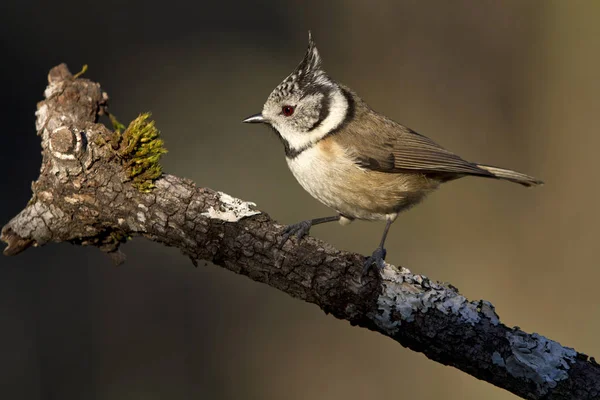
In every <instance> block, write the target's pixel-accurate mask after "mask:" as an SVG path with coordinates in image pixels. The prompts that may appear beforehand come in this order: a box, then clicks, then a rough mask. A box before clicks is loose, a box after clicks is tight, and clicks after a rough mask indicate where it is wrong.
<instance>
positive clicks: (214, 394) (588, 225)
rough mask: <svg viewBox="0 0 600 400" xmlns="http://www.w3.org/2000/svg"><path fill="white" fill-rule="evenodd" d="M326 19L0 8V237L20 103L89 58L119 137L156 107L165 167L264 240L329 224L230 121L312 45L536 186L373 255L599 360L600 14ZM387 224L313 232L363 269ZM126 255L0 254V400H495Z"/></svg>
mask: <svg viewBox="0 0 600 400" xmlns="http://www.w3.org/2000/svg"><path fill="white" fill-rule="evenodd" d="M323 3H324V2H321V1H316V0H314V1H268V2H266V1H264V2H257V3H256V4H248V2H242V1H240V2H231V1H220V2H210V3H207V2H196V3H195V4H192V2H187V3H184V2H177V1H169V2H158V1H151V0H143V1H142V0H135V1H128V2H121V1H113V0H111V1H105V2H91V1H83V0H77V1H75V0H61V1H58V2H47V1H41V0H39V1H31V2H17V1H15V0H8V1H3V2H2V4H1V5H0V46H1V47H0V50H1V52H0V54H1V57H2V63H1V65H2V67H1V68H2V69H1V71H2V74H1V76H2V78H1V79H2V82H1V86H0V87H1V89H2V96H1V100H0V102H1V103H2V104H1V106H2V107H0V113H1V115H2V128H1V139H2V144H1V145H0V171H2V172H3V174H2V175H3V177H2V179H0V193H1V194H2V195H1V196H0V223H4V222H6V221H8V220H9V219H10V218H11V217H12V216H13V215H14V214H16V213H17V212H18V211H19V210H20V209H21V208H22V207H23V206H24V205H25V204H26V202H27V200H28V199H29V196H30V189H29V185H30V182H31V181H32V180H34V179H35V178H36V176H37V172H38V168H39V162H40V156H39V139H38V138H37V137H36V136H35V131H34V114H33V113H34V111H35V104H36V102H37V101H38V100H40V99H41V97H42V93H43V89H44V87H45V75H46V73H47V71H48V70H49V68H50V67H52V66H53V65H55V64H58V63H59V62H63V61H64V62H67V63H68V64H69V65H70V67H71V69H72V70H73V71H76V70H78V69H79V68H80V67H81V65H82V64H84V63H88V64H89V65H90V70H89V72H88V73H87V75H86V76H88V77H89V78H91V79H94V80H97V81H99V82H101V83H102V85H103V87H104V89H105V90H106V91H108V93H109V95H110V96H111V98H112V102H111V105H112V111H113V112H114V113H116V114H117V115H118V116H119V117H120V118H121V119H122V120H123V121H126V120H130V119H132V118H134V117H135V116H136V115H137V113H138V112H141V111H147V110H150V111H152V112H153V113H154V117H155V118H156V120H157V124H158V126H159V128H160V129H161V130H162V132H163V135H164V138H165V140H166V143H167V146H168V148H169V150H170V153H169V154H168V155H167V157H166V158H165V159H164V166H165V169H166V171H168V172H169V173H173V174H177V175H183V176H187V177H189V178H192V179H194V180H195V181H196V182H197V183H198V184H199V185H205V186H209V187H212V188H214V189H219V190H223V191H225V192H227V193H230V194H232V195H235V196H238V197H241V198H243V199H247V200H252V201H255V202H256V203H257V204H258V206H259V207H260V208H261V209H263V210H266V211H267V212H269V213H270V214H271V215H272V216H273V217H274V218H276V219H278V220H279V221H281V222H283V223H291V222H296V221H298V220H300V219H305V218H309V217H316V216H322V215H327V214H328V213H329V211H328V210H327V209H326V208H325V207H324V206H321V205H320V204H318V203H317V201H316V200H313V199H311V198H310V196H309V195H308V194H307V193H305V192H303V190H302V189H301V188H300V186H299V185H298V184H297V183H296V182H295V181H294V178H293V177H292V175H291V173H290V172H289V171H288V170H287V167H286V165H285V161H284V157H283V151H282V149H281V145H280V143H279V142H278V141H277V139H276V138H275V137H274V136H273V135H272V134H271V133H270V132H269V130H268V129H266V128H264V127H257V126H246V125H243V124H241V123H240V122H239V121H240V120H241V119H242V118H244V117H246V116H247V115H249V114H252V113H254V112H258V111H260V109H261V107H262V103H263V102H264V100H265V99H266V96H267V95H268V94H269V92H270V91H271V90H272V88H273V87H274V86H275V85H277V84H278V83H279V82H280V80H281V79H282V78H284V77H285V76H286V75H287V74H288V73H289V72H291V71H292V69H293V68H294V67H295V66H296V64H297V63H298V62H299V61H300V59H301V58H302V56H303V54H304V51H305V48H306V42H307V30H308V29H311V30H312V31H313V34H314V37H315V39H316V42H317V44H318V46H319V49H320V51H321V54H322V56H323V58H324V63H325V64H324V65H325V68H326V70H328V71H329V73H330V74H331V75H332V76H333V77H334V78H336V79H338V80H340V81H342V82H344V83H346V84H348V85H349V86H351V87H352V88H354V89H355V90H356V91H357V92H358V93H359V94H360V95H361V96H362V97H363V98H364V99H365V100H367V101H368V102H369V103H370V105H371V106H372V107H374V108H375V109H377V110H379V111H382V112H384V113H385V114H387V115H389V116H390V117H392V118H394V119H396V120H398V121H400V122H403V123H404V124H406V125H408V126H410V127H412V128H413V129H415V130H417V131H419V132H421V133H424V134H426V135H429V136H431V137H432V138H434V139H435V140H436V141H438V142H439V143H441V144H443V145H445V146H446V147H448V148H450V149H451V150H453V151H455V152H457V153H458V154H461V155H463V156H464V157H465V158H467V159H471V160H473V161H479V162H485V163H490V164H493V165H499V166H506V167H511V168H515V169H518V170H521V171H523V172H526V173H530V174H532V175H535V176H538V177H540V178H542V179H544V180H546V182H547V184H546V185H545V186H543V187H541V188H536V189H531V190H526V189H524V188H522V187H520V186H517V185H511V184H508V183H502V182H495V181H488V180H482V179H475V178H470V179H464V180H461V181H458V182H455V183H452V184H448V185H447V186H445V187H444V188H442V190H440V191H439V192H437V193H435V194H434V195H432V196H431V197H430V198H429V199H428V200H427V201H425V203H424V204H422V205H421V206H420V207H418V208H416V209H414V210H411V211H410V212H408V213H406V214H404V215H402V216H401V217H400V218H399V219H398V221H397V222H396V224H395V225H394V227H393V229H392V231H391V234H390V237H389V241H388V261H390V262H392V263H396V264H402V265H404V266H406V267H409V268H411V269H412V270H413V271H415V272H419V273H423V274H426V275H428V276H430V277H432V278H434V279H437V280H441V281H450V282H452V283H453V284H455V285H456V286H458V287H459V288H460V289H461V291H462V292H463V293H464V294H465V295H466V296H467V297H469V298H471V299H479V298H485V299H487V300H490V301H492V302H493V303H494V304H495V305H496V307H497V310H498V312H499V314H500V316H501V317H502V319H503V320H504V322H505V323H507V324H508V325H519V326H520V327H522V328H523V329H524V330H526V331H529V332H532V331H535V332H540V333H542V334H544V335H547V336H549V337H550V338H553V339H555V340H558V341H559V342H561V343H562V344H564V345H568V346H573V347H575V348H576V349H578V350H579V351H582V352H585V353H588V354H591V355H596V356H600V344H599V342H598V339H597V338H598V337H599V335H600V322H599V316H600V309H599V304H600V300H599V299H598V295H597V292H598V289H597V287H598V278H600V268H598V257H597V252H596V250H597V249H598V246H599V245H598V238H599V227H598V226H599V224H598V222H599V220H600V208H599V206H598V204H599V203H600V190H599V188H598V185H597V182H598V175H597V170H598V168H597V154H598V149H599V146H600V134H599V132H598V126H599V125H600V100H599V97H598V93H600V83H599V82H600V80H599V79H598V76H599V71H600V24H598V15H599V13H600V2H594V1H568V2H567V1H542V0H540V1H516V0H515V1H502V2H500V1H467V0H464V1H453V2H447V1H443V0H440V1H403V2H398V1H393V0H389V1H378V2H369V3H367V2H363V1H359V0H355V1H331V2H326V4H323ZM398 3H399V4H398ZM367 4H368V5H367ZM382 228H383V226H382V225H381V224H369V223H364V222H362V223H361V222H359V223H356V224H352V225H351V226H349V227H340V226H338V225H335V224H332V225H329V226H323V227H319V228H316V229H314V231H313V234H314V235H315V236H318V237H320V238H323V239H325V240H328V241H330V242H332V243H333V244H335V245H336V246H339V247H340V248H343V249H347V250H353V251H357V252H362V253H364V254H367V253H370V252H371V251H372V250H373V248H374V247H375V246H376V244H377V242H378V240H379V235H380V233H381V230H382ZM124 251H125V252H126V253H127V254H128V256H129V259H128V262H127V263H126V264H125V265H123V266H121V267H118V268H116V267H114V266H112V265H111V263H110V262H109V260H108V258H107V257H105V256H103V255H102V254H100V252H99V251H97V250H96V249H93V248H79V247H74V246H71V245H68V244H60V245H50V246H46V247H44V248H40V249H31V250H29V251H27V252H26V253H24V254H22V255H19V256H18V257H15V258H4V257H2V258H0V267H1V268H0V397H2V398H15V399H16V398H19V399H99V400H103V399H110V400H118V399H144V400H149V399H190V398H206V399H292V400H294V399H344V400H346V399H367V398H382V397H384V396H385V397H388V398H410V399H431V398H439V397H442V396H443V397H444V398H446V399H464V398H485V399H509V398H512V397H513V396H512V395H510V394H509V393H507V392H505V391H503V390H500V389H497V388H494V387H492V386H490V385H488V384H486V383H482V382H479V381H477V380H475V379H474V378H471V377H470V376H468V375H466V374H464V373H462V372H459V371H457V370H455V369H452V368H449V367H444V366H441V365H438V364H436V363H434V362H432V361H429V360H427V359H426V358H425V357H424V356H422V355H420V354H416V353H413V352H411V351H408V350H406V349H404V348H402V347H400V346H399V345H397V344H396V343H394V342H392V341H391V340H389V339H387V338H385V337H383V336H381V335H378V334H375V333H372V332H368V331H365V330H361V329H358V328H353V327H350V326H349V325H348V324H347V323H346V322H343V321H338V320H335V319H334V318H333V317H331V316H326V315H324V314H323V313H322V312H321V311H320V310H319V309H318V308H317V307H315V306H313V305H308V304H305V303H302V302H300V301H297V300H294V299H292V298H290V297H288V296H287V295H285V294H283V293H280V292H278V291H276V290H273V289H271V288H269V287H267V286H265V285H259V284H256V283H253V282H251V281H250V280H248V279H246V278H243V277H239V276H236V275H234V274H232V273H229V272H225V271H223V270H221V269H218V268H215V267H213V266H208V267H200V268H198V269H194V268H193V267H192V266H191V263H190V262H189V261H188V260H187V259H186V258H184V257H183V256H181V255H180V254H179V252H178V251H176V250H173V249H166V248H163V247H161V246H159V245H157V244H153V243H149V242H146V241H144V240H141V239H137V240H134V241H133V242H132V243H131V244H128V245H127V246H126V247H125V248H124Z"/></svg>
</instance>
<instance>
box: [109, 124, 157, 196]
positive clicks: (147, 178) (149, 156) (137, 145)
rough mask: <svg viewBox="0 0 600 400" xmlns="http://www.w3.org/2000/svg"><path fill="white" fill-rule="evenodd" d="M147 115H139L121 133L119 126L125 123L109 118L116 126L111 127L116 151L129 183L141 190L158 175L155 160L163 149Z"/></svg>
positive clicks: (150, 183) (149, 189)
mask: <svg viewBox="0 0 600 400" xmlns="http://www.w3.org/2000/svg"><path fill="white" fill-rule="evenodd" d="M150 115H151V114H150V113H144V114H140V116H139V117H137V118H136V119H134V120H133V121H131V123H130V124H129V126H128V127H127V129H125V131H124V132H123V133H121V129H122V128H124V127H125V126H124V125H121V124H119V123H118V121H116V119H114V118H111V120H113V125H116V124H118V125H120V127H119V128H117V129H116V130H115V134H116V135H117V136H118V137H116V138H115V139H116V140H118V142H119V146H118V150H117V153H118V155H119V157H120V158H121V159H122V160H123V162H124V164H125V167H126V169H127V173H128V175H129V177H130V178H131V179H132V180H133V185H134V186H135V187H136V188H137V189H138V190H139V191H141V192H145V193H146V192H149V191H151V190H152V189H153V188H154V181H155V180H156V179H158V178H159V177H160V176H161V175H162V167H161V165H160V163H159V160H160V157H161V156H162V155H163V154H165V153H166V152H167V149H166V148H165V146H164V142H163V140H162V139H161V138H160V132H159V131H158V129H156V127H155V126H154V121H152V120H150ZM115 121H116V123H115ZM121 127H122V128H121ZM113 143H114V142H113Z"/></svg>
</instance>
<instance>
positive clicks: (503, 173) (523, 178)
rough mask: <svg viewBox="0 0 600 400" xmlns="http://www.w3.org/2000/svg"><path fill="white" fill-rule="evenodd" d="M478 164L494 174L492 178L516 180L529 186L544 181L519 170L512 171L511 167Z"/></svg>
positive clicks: (540, 183)
mask: <svg viewBox="0 0 600 400" xmlns="http://www.w3.org/2000/svg"><path fill="white" fill-rule="evenodd" d="M477 166H478V167H479V168H481V169H484V170H486V171H488V172H490V173H491V174H492V175H493V176H491V177H490V178H497V179H505V180H507V181H511V182H515V183H518V184H521V185H523V186H527V187H529V186H537V185H542V184H543V183H544V182H542V181H541V180H539V179H537V178H534V177H533V176H529V175H525V174H522V173H520V172H517V171H512V170H510V169H504V168H498V167H492V166H491V165H481V164H477Z"/></svg>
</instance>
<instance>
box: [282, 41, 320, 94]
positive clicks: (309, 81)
mask: <svg viewBox="0 0 600 400" xmlns="http://www.w3.org/2000/svg"><path fill="white" fill-rule="evenodd" d="M321 64H322V62H321V55H320V54H319V50H318V49H317V46H316V45H315V41H314V40H313V38H312V34H311V33H310V31H309V32H308V49H307V50H306V54H305V55H304V58H303V59H302V61H301V62H300V64H298V66H297V67H296V69H295V70H294V72H292V73H291V74H290V75H288V77H287V78H285V79H284V80H283V82H281V83H280V84H279V86H277V87H276V88H275V90H273V93H272V97H275V98H284V97H289V96H291V95H292V94H297V93H298V92H305V91H306V88H307V87H309V86H310V85H314V84H321V85H323V84H326V83H330V80H329V78H328V77H327V75H326V74H325V71H323V69H322V68H321Z"/></svg>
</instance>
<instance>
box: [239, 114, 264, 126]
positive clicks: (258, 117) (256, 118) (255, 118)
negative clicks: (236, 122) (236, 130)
mask: <svg viewBox="0 0 600 400" xmlns="http://www.w3.org/2000/svg"><path fill="white" fill-rule="evenodd" d="M242 122H244V123H246V124H260V123H265V122H267V120H266V119H265V117H263V116H262V114H261V113H258V114H254V115H251V116H249V117H248V118H246V119H245V120H243V121H242Z"/></svg>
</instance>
